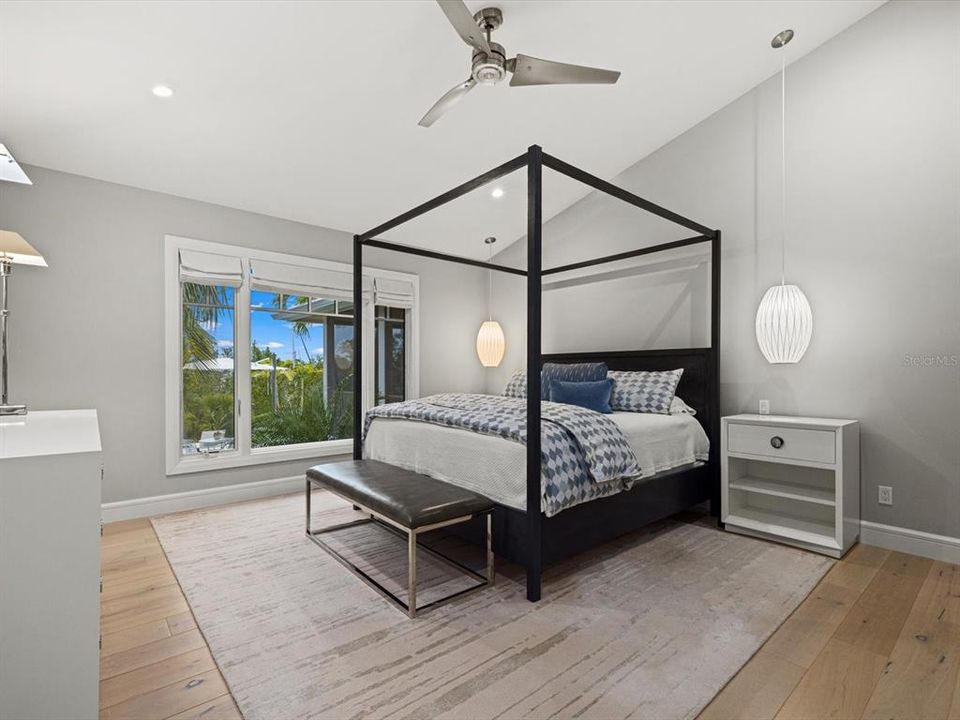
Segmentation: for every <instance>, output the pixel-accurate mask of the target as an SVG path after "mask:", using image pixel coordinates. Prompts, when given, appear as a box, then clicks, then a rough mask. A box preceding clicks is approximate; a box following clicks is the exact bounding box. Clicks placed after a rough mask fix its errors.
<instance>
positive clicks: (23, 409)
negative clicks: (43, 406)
mask: <svg viewBox="0 0 960 720" xmlns="http://www.w3.org/2000/svg"><path fill="white" fill-rule="evenodd" d="M26 414H27V406H26V405H0V417H4V416H5V415H26Z"/></svg>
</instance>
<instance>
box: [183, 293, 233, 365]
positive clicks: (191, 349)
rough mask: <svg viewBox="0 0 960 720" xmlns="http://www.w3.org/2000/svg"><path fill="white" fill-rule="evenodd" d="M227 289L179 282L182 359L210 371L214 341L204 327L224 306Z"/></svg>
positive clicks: (214, 356) (214, 360)
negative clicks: (180, 287)
mask: <svg viewBox="0 0 960 720" xmlns="http://www.w3.org/2000/svg"><path fill="white" fill-rule="evenodd" d="M229 304H230V301H229V299H228V297H227V289H226V288H223V287H216V286H213V285H198V284H196V283H183V359H184V361H185V362H186V361H193V362H196V363H198V364H199V365H200V366H201V367H204V368H208V369H211V370H213V369H214V368H215V362H216V359H217V344H216V341H215V340H214V337H213V335H212V334H211V333H210V332H209V331H207V329H206V328H207V327H211V326H213V325H216V323H217V321H218V320H219V319H220V313H221V312H222V311H223V310H224V307H223V306H225V305H229Z"/></svg>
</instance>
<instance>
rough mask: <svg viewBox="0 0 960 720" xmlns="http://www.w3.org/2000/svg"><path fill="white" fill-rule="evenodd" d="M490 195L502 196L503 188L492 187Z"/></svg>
mask: <svg viewBox="0 0 960 720" xmlns="http://www.w3.org/2000/svg"><path fill="white" fill-rule="evenodd" d="M490 195H491V196H492V197H495V198H502V197H503V188H494V189H493V192H492V193H490Z"/></svg>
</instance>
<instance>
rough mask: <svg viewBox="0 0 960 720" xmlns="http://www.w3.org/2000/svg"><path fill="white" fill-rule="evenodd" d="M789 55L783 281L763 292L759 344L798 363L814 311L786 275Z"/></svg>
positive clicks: (783, 91) (780, 36) (783, 132)
mask: <svg viewBox="0 0 960 720" xmlns="http://www.w3.org/2000/svg"><path fill="white" fill-rule="evenodd" d="M793 34H794V33H793V30H784V31H783V32H781V33H777V35H776V36H775V37H774V38H773V40H771V41H770V45H771V46H773V48H774V49H778V50H779V49H781V48H783V47H784V46H785V45H786V44H787V43H788V42H790V41H791V40H792V39H793ZM786 70H787V65H786V57H785V56H781V66H780V113H781V114H780V173H781V189H782V192H783V199H782V204H781V235H780V284H779V285H774V286H773V287H771V288H770V289H769V290H767V292H766V293H764V295H763V299H762V300H761V301H760V307H759V308H757V344H759V345H760V352H762V353H763V356H764V357H765V358H766V359H767V362H770V363H778V364H779V363H798V362H800V358H802V357H803V354H804V353H805V352H806V351H807V346H809V345H810V337H811V335H812V334H813V313H812V312H811V310H810V303H809V302H807V296H806V295H804V294H803V291H802V290H801V289H800V288H799V287H797V286H796V285H787V284H786V282H785V280H784V278H785V273H784V268H785V265H786V263H785V257H786V238H787V120H786V108H787V86H786Z"/></svg>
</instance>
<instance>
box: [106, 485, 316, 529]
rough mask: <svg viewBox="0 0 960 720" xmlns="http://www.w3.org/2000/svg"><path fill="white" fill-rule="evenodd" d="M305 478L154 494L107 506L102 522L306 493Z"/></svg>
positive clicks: (107, 504)
mask: <svg viewBox="0 0 960 720" xmlns="http://www.w3.org/2000/svg"><path fill="white" fill-rule="evenodd" d="M304 482H305V480H304V476H303V475H296V476H294V477H285V478H277V479H276V480H260V481H259V482H251V483H241V484H239V485H224V486H223V487H215V488H206V489H204V490H189V491H187V492H179V493H171V494H169V495H155V496H153V497H145V498H137V499H135V500H120V501H118V502H111V503H104V504H103V505H101V508H100V512H101V517H102V518H103V522H105V523H109V522H116V521H118V520H132V519H134V518H143V517H155V516H157V515H166V514H167V513H173V512H180V511H181V510H195V509H197V508H204V507H211V506H213V505H226V504H228V503H235V502H242V501H244V500H256V499H258V498H265V497H272V496H274V495H287V494H289V493H293V492H297V491H300V490H303V488H304Z"/></svg>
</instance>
